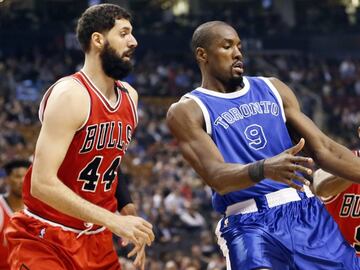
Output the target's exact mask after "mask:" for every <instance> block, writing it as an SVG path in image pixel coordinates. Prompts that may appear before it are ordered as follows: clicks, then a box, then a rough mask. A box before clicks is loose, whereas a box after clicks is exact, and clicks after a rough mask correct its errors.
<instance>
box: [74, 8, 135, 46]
mask: <svg viewBox="0 0 360 270" xmlns="http://www.w3.org/2000/svg"><path fill="white" fill-rule="evenodd" d="M120 19H126V20H129V21H130V20H131V15H130V13H129V12H128V11H127V10H125V9H124V8H122V7H120V6H118V5H113V4H100V5H94V6H91V7H89V8H88V9H86V10H85V11H84V13H83V14H82V15H81V17H80V18H79V20H78V23H77V28H76V35H77V38H78V40H79V42H80V45H81V48H82V49H83V51H84V52H88V51H89V49H90V40H91V35H92V34H93V33H94V32H99V33H104V32H106V31H109V30H110V29H111V28H113V27H114V25H115V20H120Z"/></svg>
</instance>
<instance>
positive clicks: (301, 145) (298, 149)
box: [285, 138, 305, 155]
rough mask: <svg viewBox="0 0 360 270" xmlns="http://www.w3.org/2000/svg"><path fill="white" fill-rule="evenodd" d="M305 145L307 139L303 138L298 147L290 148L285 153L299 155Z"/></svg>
mask: <svg viewBox="0 0 360 270" xmlns="http://www.w3.org/2000/svg"><path fill="white" fill-rule="evenodd" d="M304 145H305V139H304V138H301V139H300V141H299V142H298V143H297V144H296V145H294V146H293V147H291V148H289V149H288V150H286V151H285V152H287V153H289V154H292V155H296V154H297V153H299V152H300V151H301V149H303V147H304Z"/></svg>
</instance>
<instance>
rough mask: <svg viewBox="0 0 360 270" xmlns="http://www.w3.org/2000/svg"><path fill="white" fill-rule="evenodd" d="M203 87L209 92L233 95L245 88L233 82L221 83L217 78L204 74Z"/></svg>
mask: <svg viewBox="0 0 360 270" xmlns="http://www.w3.org/2000/svg"><path fill="white" fill-rule="evenodd" d="M201 87H202V88H205V89H209V90H213V91H216V92H220V93H232V92H235V91H238V90H241V89H242V88H243V87H244V84H240V85H239V83H238V82H236V83H235V82H233V81H227V82H224V81H221V80H219V79H217V78H215V77H212V76H208V75H207V74H204V73H203V74H202V82H201Z"/></svg>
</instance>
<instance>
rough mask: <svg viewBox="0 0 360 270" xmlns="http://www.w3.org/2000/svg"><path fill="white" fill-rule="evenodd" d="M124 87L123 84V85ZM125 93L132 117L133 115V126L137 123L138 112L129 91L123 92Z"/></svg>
mask: <svg viewBox="0 0 360 270" xmlns="http://www.w3.org/2000/svg"><path fill="white" fill-rule="evenodd" d="M123 87H124V88H125V86H123ZM125 95H126V96H127V98H128V100H129V103H130V106H131V110H132V112H133V117H134V121H135V127H136V126H137V125H138V122H139V117H138V112H137V106H136V105H135V102H134V100H133V99H132V97H131V95H130V93H129V92H127V93H125Z"/></svg>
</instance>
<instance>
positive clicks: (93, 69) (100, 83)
mask: <svg viewBox="0 0 360 270" xmlns="http://www.w3.org/2000/svg"><path fill="white" fill-rule="evenodd" d="M82 70H83V71H84V72H85V74H86V75H87V76H88V77H89V78H90V79H91V81H92V82H93V83H94V84H95V85H96V87H97V88H98V89H99V90H100V91H101V92H102V93H103V94H104V95H105V96H106V97H107V98H109V99H111V97H113V95H114V93H115V92H114V81H115V80H114V79H113V78H110V77H109V76H107V75H106V74H105V73H104V70H103V69H102V66H101V61H100V58H99V57H96V56H94V55H88V54H86V55H85V63H84V66H83V68H82Z"/></svg>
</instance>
